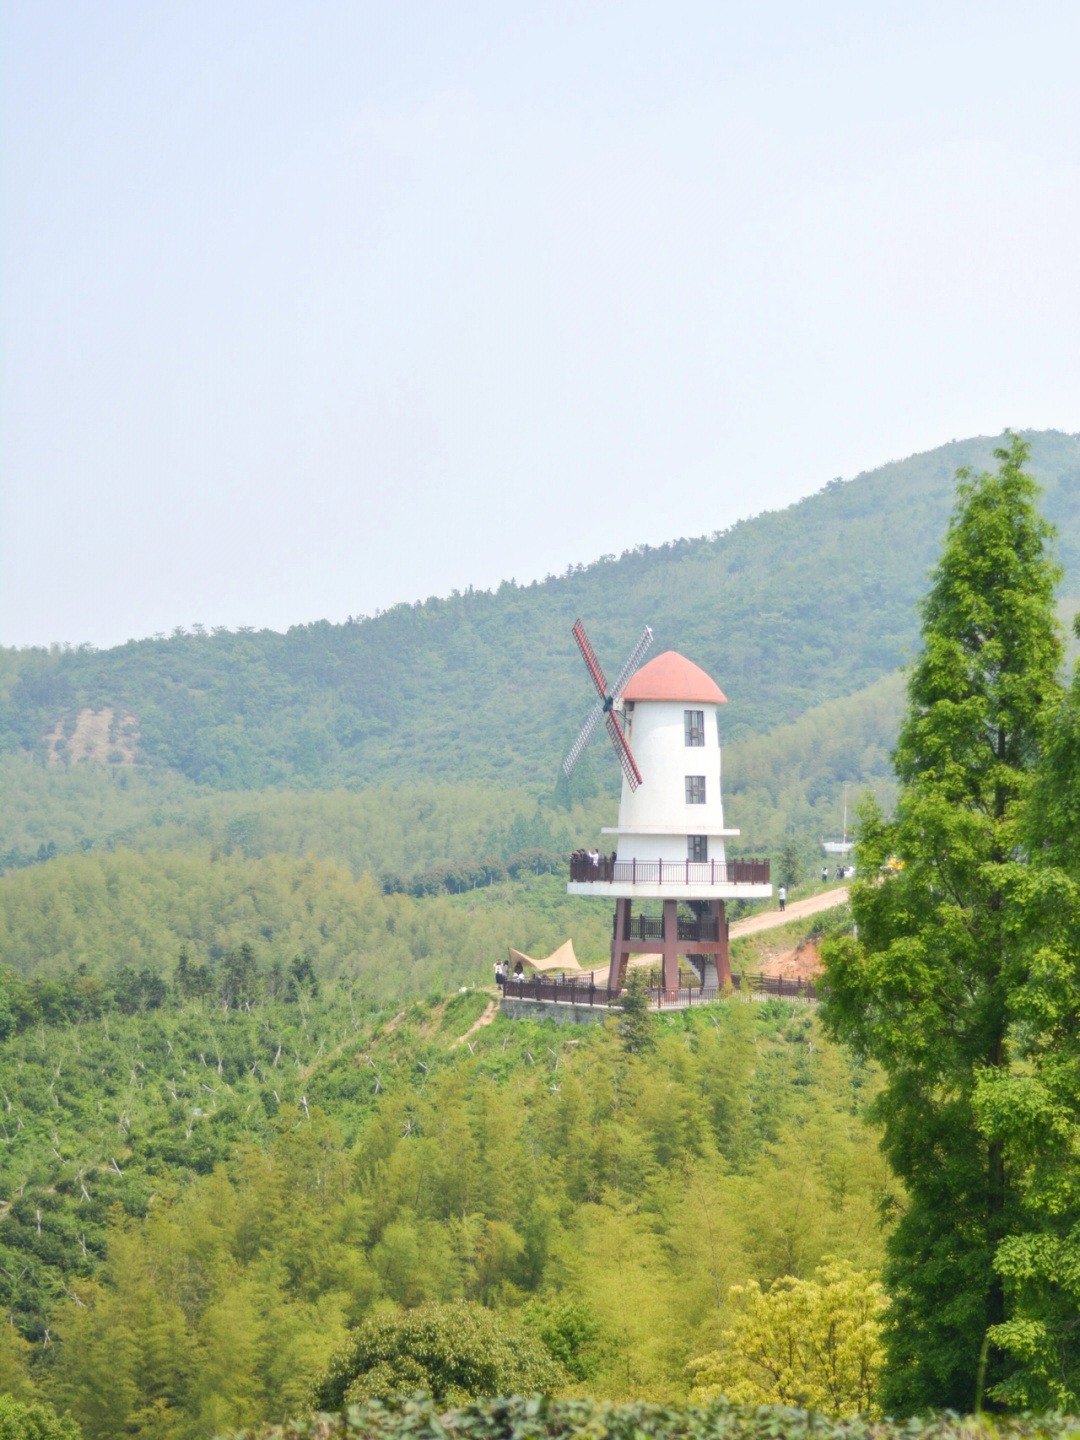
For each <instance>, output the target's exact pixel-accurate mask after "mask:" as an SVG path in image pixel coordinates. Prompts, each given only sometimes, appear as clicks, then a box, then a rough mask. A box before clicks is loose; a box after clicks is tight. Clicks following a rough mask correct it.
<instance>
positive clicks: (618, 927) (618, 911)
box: [607, 900, 630, 992]
mask: <svg viewBox="0 0 1080 1440" xmlns="http://www.w3.org/2000/svg"><path fill="white" fill-rule="evenodd" d="M629 929H630V901H629V900H616V901H615V928H614V934H613V935H612V937H611V965H610V967H609V969H608V982H607V988H608V989H609V990H614V991H616V992H618V991H619V990H621V989H622V983H623V978H624V976H625V975H626V967H627V965H628V964H629V962H630V951H629V950H628V949H627V946H626V934H627V931H628V930H629Z"/></svg>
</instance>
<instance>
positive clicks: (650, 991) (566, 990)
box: [498, 975, 820, 1010]
mask: <svg viewBox="0 0 1080 1440" xmlns="http://www.w3.org/2000/svg"><path fill="white" fill-rule="evenodd" d="M679 978H680V981H685V979H686V977H685V976H684V975H680V977H679ZM498 985H499V989H500V990H501V992H502V994H503V995H505V996H506V997H508V998H509V999H511V1000H547V1001H554V1002H556V1003H561V1004H566V1005H615V1006H617V1005H619V1003H620V1000H621V991H616V990H609V989H608V988H607V984H606V982H605V983H603V984H600V985H598V984H596V981H595V978H594V976H592V975H584V976H582V975H565V976H543V977H541V976H539V975H537V976H534V977H533V978H532V979H529V980H526V979H520V980H519V979H516V978H515V977H514V976H513V975H510V976H504V977H502V978H501V979H500V980H499V982H498ZM731 986H732V989H733V990H737V991H739V992H740V993H742V994H744V995H775V996H778V997H780V998H782V999H789V1000H817V999H819V998H820V996H819V993H818V991H817V989H816V988H815V986H814V983H813V981H812V980H785V979H784V978H783V977H782V976H779V975H732V977H731ZM645 993H646V995H647V997H648V1001H649V1008H650V1009H651V1010H666V1009H671V1010H685V1009H686V1008H687V1007H689V1006H693V1005H708V1004H710V1003H711V1002H714V1001H716V1000H721V999H723V997H724V991H723V990H722V989H718V988H717V987H716V986H714V985H709V986H703V985H688V984H685V983H680V984H679V985H678V986H675V987H673V988H670V989H669V988H666V987H665V986H663V985H659V984H650V985H649V986H647V987H646V991H645Z"/></svg>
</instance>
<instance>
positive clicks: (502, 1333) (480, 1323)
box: [310, 1300, 567, 1410]
mask: <svg viewBox="0 0 1080 1440" xmlns="http://www.w3.org/2000/svg"><path fill="white" fill-rule="evenodd" d="M566 1379H567V1376H566V1372H565V1370H563V1368H562V1366H561V1365H559V1364H558V1363H557V1361H555V1359H554V1358H553V1356H552V1354H551V1352H550V1351H549V1350H548V1349H547V1347H546V1346H545V1345H544V1343H543V1341H542V1340H540V1339H539V1338H538V1337H537V1336H536V1335H534V1334H533V1333H532V1332H530V1331H528V1330H522V1329H520V1328H518V1327H516V1326H511V1325H508V1324H507V1323H506V1321H504V1320H501V1319H499V1318H498V1317H497V1316H496V1315H495V1314H494V1313H493V1312H492V1311H491V1310H485V1309H484V1307H483V1306H482V1305H477V1304H476V1303H475V1301H468V1300H457V1301H454V1302H453V1303H452V1304H449V1305H439V1304H432V1303H429V1304H427V1305H420V1306H418V1307H417V1309H415V1310H407V1311H405V1312H404V1313H403V1314H382V1315H374V1316H372V1318H371V1319H370V1320H365V1321H364V1322H363V1324H362V1325H358V1326H357V1328H356V1329H355V1330H354V1331H353V1333H352V1334H351V1335H350V1336H349V1338H348V1339H347V1340H346V1341H345V1342H344V1343H343V1344H342V1345H340V1346H339V1347H338V1349H337V1350H336V1351H335V1352H334V1354H333V1355H332V1356H331V1357H330V1363H329V1364H328V1365H327V1367H326V1369H325V1370H324V1371H323V1373H322V1374H321V1375H320V1376H319V1377H318V1378H317V1379H316V1381H315V1383H314V1385H313V1386H312V1389H311V1397H310V1401H311V1405H312V1407H313V1408H314V1409H316V1410H344V1409H345V1407H346V1405H354V1404H356V1403H357V1402H358V1401H363V1400H394V1399H399V1400H405V1399H408V1397H409V1396H410V1395H414V1394H416V1392H417V1391H423V1392H424V1393H425V1394H427V1395H430V1396H431V1398H432V1399H433V1400H434V1401H435V1402H436V1404H439V1405H446V1406H450V1405H463V1404H466V1403H467V1402H468V1401H470V1400H475V1399H478V1398H480V1397H482V1396H484V1395H513V1394H517V1393H521V1392H524V1393H525V1394H531V1393H532V1392H534V1391H540V1392H546V1393H549V1394H550V1393H551V1391H553V1390H556V1389H559V1388H560V1387H561V1386H563V1385H565V1383H566Z"/></svg>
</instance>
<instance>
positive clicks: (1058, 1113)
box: [974, 669, 1080, 1408]
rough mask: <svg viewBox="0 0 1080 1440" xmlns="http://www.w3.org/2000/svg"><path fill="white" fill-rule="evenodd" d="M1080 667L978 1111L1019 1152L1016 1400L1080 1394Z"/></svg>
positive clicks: (1029, 828) (1010, 1241) (1036, 834)
mask: <svg viewBox="0 0 1080 1440" xmlns="http://www.w3.org/2000/svg"><path fill="white" fill-rule="evenodd" d="M1078 803H1080V669H1078V670H1077V672H1076V674H1075V676H1074V678H1073V683H1072V687H1071V689H1070V691H1069V693H1068V694H1067V695H1066V696H1065V697H1064V699H1063V700H1062V703H1061V705H1060V706H1059V707H1058V709H1057V710H1056V712H1055V713H1054V714H1053V715H1052V716H1051V719H1050V724H1049V733H1048V737H1047V740H1046V742H1045V748H1044V753H1043V757H1042V762H1041V764H1040V766H1039V771H1038V773H1037V775H1036V783H1035V789H1034V793H1033V795H1032V799H1031V803H1030V805H1029V807H1028V811H1027V816H1026V821H1025V830H1026V832H1027V834H1026V837H1025V838H1026V839H1027V841H1028V844H1029V846H1030V853H1031V855H1032V857H1033V860H1034V863H1033V865H1032V866H1031V867H1030V868H1029V873H1028V874H1027V875H1026V876H1025V877H1024V883H1023V884H1022V885H1019V886H1017V887H1016V889H1015V890H1014V891H1013V892H1012V893H1011V895H1010V903H1011V907H1012V909H1013V911H1014V913H1015V915H1016V922H1017V930H1018V932H1019V934H1020V936H1022V939H1023V944H1024V948H1025V950H1026V952H1027V954H1028V956H1029V957H1030V958H1029V968H1028V971H1027V974H1026V977H1025V983H1024V985H1023V988H1022V990H1021V991H1020V993H1019V994H1018V995H1017V996H1016V997H1015V1000H1014V1003H1013V1005H1012V1007H1011V1011H1012V1015H1013V1017H1014V1026H1013V1033H1012V1044H1013V1049H1014V1052H1015V1057H1016V1058H1015V1063H1014V1064H1013V1065H1011V1066H1010V1067H1008V1068H1007V1069H1005V1068H999V1069H997V1070H994V1071H989V1070H988V1071H986V1072H984V1073H982V1074H980V1075H979V1076H978V1077H977V1079H976V1090H975V1100H974V1103H975V1113H976V1116H977V1118H978V1123H979V1127H980V1129H981V1130H982V1132H983V1133H984V1134H985V1135H986V1136H987V1138H988V1140H990V1141H991V1142H994V1143H997V1144H998V1145H1000V1146H1001V1148H1002V1150H1003V1151H1004V1153H1005V1154H1006V1155H1007V1156H1008V1157H1009V1162H1010V1181H1011V1185H1012V1188H1013V1191H1014V1204H1015V1217H1014V1219H1013V1223H1012V1225H1011V1228H1010V1233H1009V1235H1008V1236H1007V1238H1006V1239H1005V1240H1004V1241H1003V1242H1002V1244H1001V1245H1000V1246H999V1247H998V1251H997V1254H996V1256H995V1259H994V1264H995V1268H996V1270H997V1273H998V1275H999V1276H1000V1277H1001V1280H1002V1284H1003V1288H1004V1299H1005V1313H1006V1318H1005V1319H1004V1320H1003V1321H1002V1322H1001V1323H1000V1324H999V1325H997V1326H995V1327H994V1329H993V1330H992V1331H991V1340H992V1341H993V1342H994V1343H995V1344H997V1345H998V1346H1000V1347H1001V1349H1002V1350H1004V1351H1005V1352H1006V1353H1007V1354H1008V1356H1009V1357H1010V1358H1011V1360H1012V1362H1013V1363H1012V1364H1011V1365H1010V1367H1009V1369H1008V1371H1007V1373H1006V1376H1005V1379H1004V1380H1003V1381H1002V1383H1001V1384H1000V1385H999V1387H998V1394H999V1396H1000V1398H1001V1399H1002V1400H1003V1401H1005V1402H1006V1403H1007V1404H1009V1405H1010V1406H1015V1407H1024V1408H1033V1407H1043V1406H1046V1405H1059V1406H1066V1405H1068V1406H1074V1405H1075V1404H1076V1397H1077V1396H1078V1395H1080V1326H1078V1324H1077V1316H1078V1315H1080V1164H1078V1163H1077V1156H1078V1155H1080V1082H1078V1077H1080V1030H1078V1026H1077V1017H1078V1016H1080V827H1078V824H1077V806H1078Z"/></svg>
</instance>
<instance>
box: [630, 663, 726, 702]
mask: <svg viewBox="0 0 1080 1440" xmlns="http://www.w3.org/2000/svg"><path fill="white" fill-rule="evenodd" d="M622 698H623V699H624V700H678V701H683V700H691V701H695V702H696V703H697V704H699V705H726V704H727V696H726V695H725V694H724V692H723V691H722V690H721V689H720V686H719V685H717V683H716V681H715V680H712V679H710V677H709V676H708V675H706V674H705V671H704V670H702V668H701V666H700V665H695V664H694V662H693V661H692V660H687V658H686V656H685V655H680V654H679V653H678V651H677V650H665V651H664V653H663V654H662V655H657V656H655V657H654V658H653V659H652V660H650V661H649V663H648V664H647V665H643V666H642V667H641V669H640V670H635V671H634V673H633V675H631V677H630V679H629V681H628V682H627V684H626V688H625V689H624V690H623V692H622Z"/></svg>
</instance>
